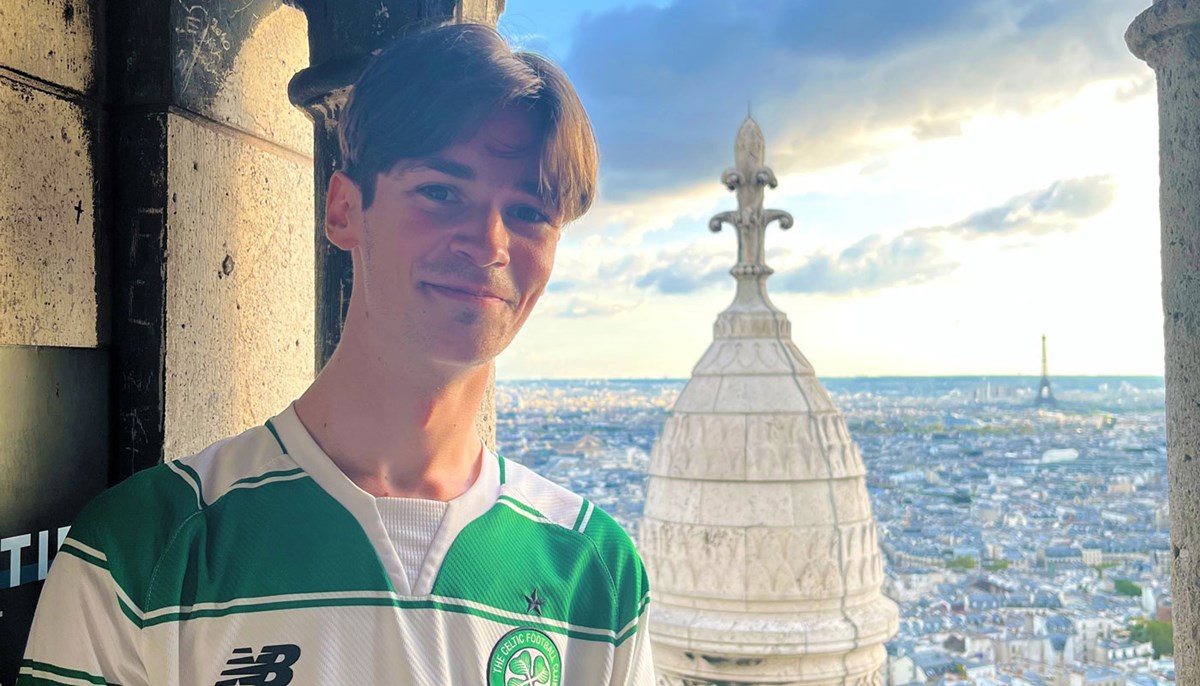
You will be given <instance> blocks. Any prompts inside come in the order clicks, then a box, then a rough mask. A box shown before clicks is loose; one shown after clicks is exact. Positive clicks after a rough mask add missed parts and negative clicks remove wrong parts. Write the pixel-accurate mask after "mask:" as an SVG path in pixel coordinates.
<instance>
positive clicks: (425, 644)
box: [17, 407, 654, 686]
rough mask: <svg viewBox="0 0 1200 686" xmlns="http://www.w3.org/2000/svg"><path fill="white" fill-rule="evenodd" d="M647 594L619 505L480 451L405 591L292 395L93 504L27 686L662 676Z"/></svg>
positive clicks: (551, 685)
mask: <svg viewBox="0 0 1200 686" xmlns="http://www.w3.org/2000/svg"><path fill="white" fill-rule="evenodd" d="M648 601H649V595H648V584H647V581H646V573H645V569H644V567H643V566H642V562H641V560H640V559H639V558H638V555H637V553H636V551H635V550H634V547H633V544H632V542H631V541H630V539H629V537H628V535H626V533H625V532H624V530H622V529H621V527H620V526H619V525H618V524H617V523H616V522H615V521H614V520H613V519H612V518H611V517H609V516H608V515H607V514H605V513H604V512H603V511H601V510H600V509H599V508H597V507H594V506H593V505H592V504H591V503H590V502H588V501H587V500H585V499H583V498H581V497H580V496H578V495H575V494H573V493H571V492H569V491H567V490H565V489H563V488H561V487H559V486H556V485H555V484H553V483H551V482H550V481H547V480H546V479H544V478H542V477H540V476H538V475H536V474H534V473H533V472H531V471H530V470H528V469H526V468H525V467H523V466H521V465H519V464H515V463H512V462H508V461H506V460H504V459H503V458H501V457H498V456H496V455H494V454H492V453H491V452H490V451H487V450H486V448H485V450H484V455H483V461H482V466H481V468H480V472H479V477H478V478H477V480H476V482H475V484H474V485H472V486H471V488H470V489H468V490H467V492H465V493H464V494H462V495H461V496H459V497H458V498H455V499H454V500H452V501H450V502H449V503H448V507H447V509H446V514H445V516H444V517H443V519H442V523H441V526H440V528H439V529H438V533H437V535H436V536H435V538H434V540H433V543H432V545H431V546H430V549H429V551H428V553H427V554H426V556H425V561H424V564H423V567H422V568H421V570H420V572H419V573H418V574H417V575H416V581H415V583H414V584H413V585H412V587H410V585H409V582H408V579H407V577H406V575H405V573H404V570H403V568H402V567H401V564H400V558H399V556H398V555H397V553H396V550H395V548H394V547H393V544H392V541H391V539H389V538H388V535H387V533H386V531H385V530H384V526H383V524H382V522H381V520H380V516H379V513H378V510H377V508H376V507H375V503H374V499H373V498H372V497H371V496H370V495H369V494H367V493H365V492H364V491H362V490H360V489H359V488H358V487H357V486H355V485H354V484H353V483H352V482H351V481H350V480H349V479H347V478H346V476H345V475H344V474H342V472H341V471H340V470H339V469H338V468H337V467H336V466H335V465H334V464H333V463H332V462H331V461H330V460H329V458H328V456H326V455H325V454H324V452H322V451H321V449H320V448H319V447H318V446H317V444H316V442H315V441H314V440H313V439H312V437H311V436H310V435H309V433H308V431H307V430H306V429H305V428H304V426H303V424H301V423H300V420H299V419H298V418H297V417H296V414H295V412H294V410H293V409H292V408H290V407H289V408H288V409H287V410H286V411H284V412H283V413H282V414H280V415H279V416H277V417H275V418H273V419H272V420H271V421H269V422H268V423H267V425H266V426H263V427H258V428H254V429H250V430H249V431H246V432H245V433H242V434H240V435H238V436H235V437H232V438H228V439H225V440H223V441H220V442H218V443H216V444H214V445H212V446H210V447H209V448H207V449H205V450H204V451H202V452H200V453H198V454H196V455H193V456H191V457H187V458H184V459H181V460H177V461H173V462H168V463H166V464H163V465H160V466H158V467H155V468H152V469H148V470H145V471H143V472H140V473H138V474H136V475H135V476H133V477H131V478H129V479H127V480H126V481H124V482H123V483H121V484H119V485H117V486H115V487H114V488H112V489H110V490H108V491H107V492H105V493H104V494H102V495H101V496H100V497H99V498H97V499H96V500H95V501H94V502H92V503H91V504H90V505H88V507H87V508H86V509H85V511H84V512H83V514H81V515H80V517H79V520H78V521H77V522H76V523H75V525H74V526H73V527H72V528H71V532H70V535H69V537H68V538H67V539H66V540H65V541H64V543H63V545H62V548H61V549H60V551H59V554H58V556H57V557H56V558H55V561H54V564H53V566H52V568H51V570H50V574H49V577H48V578H47V580H46V585H45V587H44V589H43V592H42V596H41V600H40V603H39V606H38V610H37V614H36V616H35V618H34V623H33V627H32V630H31V633H30V638H29V644H28V647H27V649H26V655H25V657H26V659H25V661H24V662H23V663H22V667H21V672H20V674H21V676H20V677H19V679H18V681H17V683H18V685H21V686H34V685H36V684H81V685H82V684H122V685H123V686H135V685H139V684H142V685H146V686H151V685H152V686H164V685H167V684H178V685H179V686H237V685H238V684H243V685H251V684H272V685H275V686H284V685H285V684H289V683H290V684H295V685H297V686H301V685H304V686H307V685H309V684H313V685H325V684H354V685H355V686H361V685H364V684H421V685H423V684H439V685H440V684H485V685H487V686H493V685H494V684H500V685H502V686H555V685H558V684H567V685H569V686H578V685H584V684H637V685H638V686H650V685H651V684H653V682H654V676H653V669H652V667H651V656H650V644H649V636H648V632H647V629H646V605H647V603H648Z"/></svg>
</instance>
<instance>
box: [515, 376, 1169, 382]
mask: <svg viewBox="0 0 1200 686" xmlns="http://www.w3.org/2000/svg"><path fill="white" fill-rule="evenodd" d="M816 376H817V378H818V379H836V380H862V379H878V380H887V379H978V380H980V381H987V380H990V379H1041V377H1042V375H1041V374H861V375H856V376H823V375H820V374H818V375H816ZM690 379H691V377H686V376H680V377H675V376H590V377H589V376H579V377H519V378H501V377H499V376H498V377H497V378H496V381H497V382H500V381H688V380H690ZM1055 379H1155V380H1158V381H1162V382H1163V383H1166V377H1165V376H1164V375H1162V374H1052V375H1051V376H1050V382H1051V383H1053V382H1054V380H1055Z"/></svg>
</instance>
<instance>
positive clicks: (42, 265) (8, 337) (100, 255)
mask: <svg viewBox="0 0 1200 686" xmlns="http://www.w3.org/2000/svg"><path fill="white" fill-rule="evenodd" d="M103 6H104V3H103V2H99V1H97V2H92V3H89V4H87V5H82V4H79V3H73V2H72V0H36V1H35V2H29V3H12V2H8V3H2V4H0V27H2V28H0V142H2V143H0V345H44V346H71V347H97V346H99V345H101V344H103V343H105V342H107V338H108V331H107V326H106V316H105V315H106V310H107V305H108V303H107V297H106V293H105V290H104V288H103V287H101V288H99V289H98V288H97V282H98V281H100V282H103V281H105V280H106V276H105V271H104V269H105V264H106V263H107V254H106V250H107V249H106V245H107V243H106V239H107V233H108V230H107V224H106V221H105V215H104V211H103V208H104V196H105V189H106V187H107V184H106V181H107V180H106V178H105V175H104V174H103V173H102V171H101V169H102V165H103V159H104V158H103V154H102V152H103V146H102V145H101V144H100V138H101V136H102V135H103V134H102V130H103V123H102V106H101V101H102V98H103V81H104V79H103V71H104V61H103V58H102V51H101V50H99V49H98V46H99V45H100V44H102V35H101V34H102V30H103V21H102V16H103Z"/></svg>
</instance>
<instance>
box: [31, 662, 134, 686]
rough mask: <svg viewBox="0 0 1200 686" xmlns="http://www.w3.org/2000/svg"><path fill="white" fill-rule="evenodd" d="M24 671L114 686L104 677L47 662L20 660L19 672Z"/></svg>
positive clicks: (103, 685)
mask: <svg viewBox="0 0 1200 686" xmlns="http://www.w3.org/2000/svg"><path fill="white" fill-rule="evenodd" d="M26 669H36V670H37V671H39V672H46V673H49V674H53V675H55V676H60V677H67V678H70V679H79V680H81V681H87V682H90V683H93V684H101V685H102V686H110V685H111V686H116V685H115V684H111V682H109V681H105V679H104V677H102V676H96V675H95V674H88V673H87V672H82V671H80V670H78V669H67V668H66V667H59V666H58V665H52V664H50V663H48V662H37V661H36V660H22V661H21V670H22V671H24V670H26ZM22 676H26V677H29V678H30V679H41V680H42V681H45V680H46V679H44V678H41V677H33V676H30V675H27V674H26V675H22ZM18 681H20V680H18ZM21 683H25V682H21ZM32 683H37V682H36V681H33V682H32ZM51 683H58V682H51Z"/></svg>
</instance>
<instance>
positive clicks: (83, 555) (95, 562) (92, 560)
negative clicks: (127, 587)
mask: <svg viewBox="0 0 1200 686" xmlns="http://www.w3.org/2000/svg"><path fill="white" fill-rule="evenodd" d="M58 550H59V552H62V553H69V554H71V555H73V556H74V557H77V558H79V559H81V560H83V561H84V562H86V563H88V564H90V565H92V566H95V567H99V568H100V569H103V570H105V571H107V570H108V563H107V562H105V561H104V560H101V559H100V558H98V557H96V556H95V555H92V554H91V553H88V552H84V551H82V550H80V549H79V548H76V547H75V546H73V545H71V542H70V541H66V542H65V543H63V544H62V547H61V548H59V549H58Z"/></svg>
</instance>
